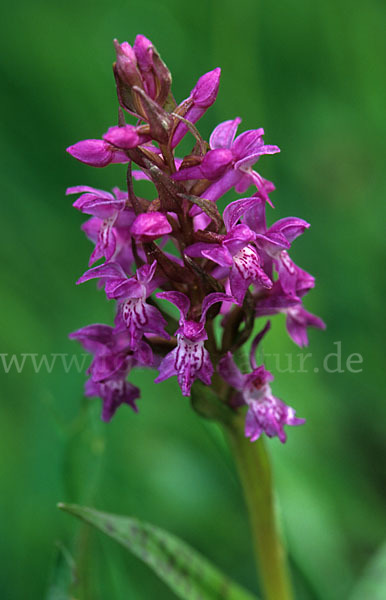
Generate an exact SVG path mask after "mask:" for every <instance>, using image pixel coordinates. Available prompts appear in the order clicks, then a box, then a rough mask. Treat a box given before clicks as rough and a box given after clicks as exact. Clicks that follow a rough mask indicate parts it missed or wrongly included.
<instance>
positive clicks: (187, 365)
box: [154, 292, 232, 396]
mask: <svg viewBox="0 0 386 600" xmlns="http://www.w3.org/2000/svg"><path fill="white" fill-rule="evenodd" d="M156 296H157V298H164V299H165V300H168V301H169V302H171V303H172V304H174V305H175V306H176V307H177V308H178V310H179V311H180V315H181V317H180V327H179V328H178V329H177V331H176V335H177V347H176V348H175V349H174V350H172V351H171V352H169V354H167V355H166V356H165V358H164V359H163V361H162V362H161V364H160V367H159V375H158V377H157V378H156V379H155V380H154V381H155V383H159V382H161V381H164V380H165V379H169V377H172V376H173V375H177V379H178V383H179V385H180V388H181V391H182V394H183V396H190V390H191V387H192V384H193V382H194V380H195V379H197V378H199V379H201V381H203V382H204V383H205V384H206V385H210V382H211V378H212V374H213V366H212V363H211V360H210V357H209V352H208V350H207V349H206V348H205V346H204V342H205V340H207V339H208V336H207V333H206V331H205V321H206V313H207V312H208V310H209V308H210V307H211V306H212V305H213V304H215V303H216V302H224V301H227V300H232V297H231V296H228V295H227V294H222V293H220V292H215V293H213V294H209V295H208V296H206V298H205V299H204V301H203V303H202V311H201V318H200V320H199V321H193V320H190V319H188V313H189V309H190V300H189V298H188V297H187V296H186V295H185V294H183V293H181V292H159V293H158V294H156Z"/></svg>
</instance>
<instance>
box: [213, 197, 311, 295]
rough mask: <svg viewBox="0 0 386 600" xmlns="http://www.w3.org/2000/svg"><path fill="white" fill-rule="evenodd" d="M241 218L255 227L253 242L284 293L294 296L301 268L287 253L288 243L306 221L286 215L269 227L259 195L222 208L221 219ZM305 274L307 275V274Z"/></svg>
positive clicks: (304, 228) (300, 232) (297, 234)
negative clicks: (276, 276) (271, 264)
mask: <svg viewBox="0 0 386 600" xmlns="http://www.w3.org/2000/svg"><path fill="white" fill-rule="evenodd" d="M242 216H243V217H244V219H243V220H244V222H245V223H247V224H248V225H249V226H250V227H251V226H252V228H255V229H254V231H255V232H256V238H255V243H256V246H257V247H258V249H259V251H260V253H261V254H263V255H265V256H266V258H268V260H265V264H266V265H269V264H270V262H271V261H273V263H274V264H275V267H276V270H277V272H278V275H279V279H280V282H281V285H282V288H283V290H284V292H285V293H287V294H289V295H292V296H293V297H296V288H297V282H298V279H299V277H301V276H302V274H304V271H302V270H301V269H299V267H298V266H297V265H295V263H294V262H293V261H292V259H291V258H290V256H289V254H288V250H289V248H290V247H291V243H292V242H293V241H294V240H295V239H296V238H297V237H298V236H299V235H301V234H302V233H303V232H304V231H305V230H306V229H308V228H309V227H310V224H309V223H307V221H304V219H298V218H297V217H286V218H284V219H280V220H279V221H276V223H274V224H273V225H272V226H271V227H270V228H269V229H267V228H266V223H265V201H264V200H263V199H262V198H259V197H256V196H254V197H252V198H244V199H241V200H236V201H235V202H232V203H231V204H229V205H228V206H227V207H226V208H225V211H224V221H226V220H227V219H228V220H229V219H232V222H235V221H237V220H238V219H239V218H240V217H242ZM309 277H311V276H310V275H309Z"/></svg>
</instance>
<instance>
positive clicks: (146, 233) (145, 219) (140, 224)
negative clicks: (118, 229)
mask: <svg viewBox="0 0 386 600" xmlns="http://www.w3.org/2000/svg"><path fill="white" fill-rule="evenodd" d="M171 231H172V226H171V225H170V223H169V221H168V220H167V217H166V216H165V215H164V214H163V213H160V212H157V211H154V212H147V213H141V214H139V215H138V216H137V217H136V218H135V220H134V222H133V224H132V226H131V228H130V233H131V235H132V236H133V238H134V239H135V240H136V241H138V242H149V241H151V240H156V239H157V238H160V237H162V236H164V235H167V234H169V233H171Z"/></svg>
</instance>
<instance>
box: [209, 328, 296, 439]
mask: <svg viewBox="0 0 386 600" xmlns="http://www.w3.org/2000/svg"><path fill="white" fill-rule="evenodd" d="M269 327H270V323H269V321H268V323H267V325H266V326H265V327H264V329H263V330H262V331H261V332H260V333H259V334H258V335H257V336H256V337H257V343H253V344H252V351H251V356H250V360H251V365H252V371H251V372H250V373H244V374H243V373H241V371H240V370H239V368H238V367H237V365H236V363H235V362H234V360H233V357H232V354H231V353H230V352H228V353H227V354H226V355H225V356H224V357H223V358H222V359H221V360H220V362H219V364H218V372H219V374H220V375H221V377H222V378H223V379H224V380H225V381H226V382H227V383H229V385H231V386H232V387H233V388H234V389H235V390H236V395H235V397H234V403H235V404H236V405H238V406H240V405H243V404H246V405H247V407H248V411H247V416H246V420H245V435H246V437H249V438H250V439H251V442H254V441H256V440H257V439H258V438H259V437H260V436H261V434H262V433H263V432H264V433H265V434H266V435H267V436H268V437H275V436H277V437H278V438H279V440H280V441H281V442H282V443H284V442H285V441H286V439H287V436H286V433H285V431H284V426H285V425H302V424H303V423H305V419H300V418H298V417H296V416H295V410H294V409H293V408H291V407H290V406H287V405H286V404H284V402H282V400H280V399H279V398H276V397H275V396H273V395H272V390H271V386H270V385H269V384H270V383H271V382H272V381H273V379H274V377H273V375H272V373H270V372H269V371H267V369H266V368H265V367H264V366H263V365H261V366H257V365H256V362H255V359H254V356H253V355H254V353H255V351H256V347H257V345H258V343H259V342H260V341H261V339H262V338H263V337H264V335H265V334H266V332H267V331H268V329H269Z"/></svg>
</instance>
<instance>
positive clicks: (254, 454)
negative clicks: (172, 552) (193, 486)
mask: <svg viewBox="0 0 386 600" xmlns="http://www.w3.org/2000/svg"><path fill="white" fill-rule="evenodd" d="M243 421H244V419H243V418H241V415H238V416H237V417H235V418H234V419H233V420H232V422H231V423H229V424H227V425H226V428H225V429H226V432H227V434H228V438H229V442H230V446H231V448H232V451H233V454H234V457H235V460H236V463H237V466H238V470H239V476H240V479H241V483H242V486H243V490H244V496H245V500H246V504H247V507H248V512H249V518H250V523H251V529H252V536H253V542H254V546H255V552H256V557H257V566H258V571H259V573H260V580H261V584H262V588H263V592H264V598H265V600H291V599H292V597H293V596H292V592H291V586H290V581H289V576H288V570H287V564H286V556H285V551H284V548H283V545H282V543H281V540H280V535H279V532H278V527H277V522H276V515H275V507H274V494H273V488H272V474H271V466H270V462H269V458H268V454H267V451H266V448H265V445H264V440H263V439H262V438H259V439H258V440H257V441H256V442H253V443H251V441H250V440H249V439H247V438H246V437H245V435H244V424H243Z"/></svg>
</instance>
